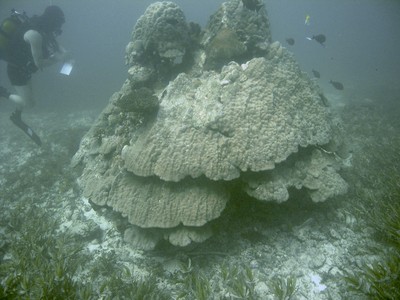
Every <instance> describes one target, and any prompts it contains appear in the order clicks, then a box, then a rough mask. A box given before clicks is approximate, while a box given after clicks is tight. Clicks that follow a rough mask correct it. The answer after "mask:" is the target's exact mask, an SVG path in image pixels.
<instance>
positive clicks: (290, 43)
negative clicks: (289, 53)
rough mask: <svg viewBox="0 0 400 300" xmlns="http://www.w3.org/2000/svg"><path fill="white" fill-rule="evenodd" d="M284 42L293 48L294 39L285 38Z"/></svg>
mask: <svg viewBox="0 0 400 300" xmlns="http://www.w3.org/2000/svg"><path fill="white" fill-rule="evenodd" d="M286 42H287V43H288V44H289V45H290V46H293V45H294V38H287V39H286Z"/></svg>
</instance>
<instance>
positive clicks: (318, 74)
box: [311, 69, 321, 78]
mask: <svg viewBox="0 0 400 300" xmlns="http://www.w3.org/2000/svg"><path fill="white" fill-rule="evenodd" d="M311 72H312V73H313V75H314V77H315V78H321V74H320V73H319V72H318V71H316V70H314V69H312V70H311Z"/></svg>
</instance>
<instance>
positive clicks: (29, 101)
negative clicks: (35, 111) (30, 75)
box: [9, 80, 33, 110]
mask: <svg viewBox="0 0 400 300" xmlns="http://www.w3.org/2000/svg"><path fill="white" fill-rule="evenodd" d="M14 89H15V91H16V92H17V93H16V94H11V95H10V97H9V99H10V100H11V101H13V102H14V103H15V104H16V105H17V109H18V110H23V109H24V108H29V107H32V106H33V96H32V84H31V81H30V80H29V82H28V84H27V85H19V86H14Z"/></svg>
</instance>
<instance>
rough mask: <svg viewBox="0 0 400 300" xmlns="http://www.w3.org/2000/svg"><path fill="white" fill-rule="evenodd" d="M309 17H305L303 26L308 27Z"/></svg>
mask: <svg viewBox="0 0 400 300" xmlns="http://www.w3.org/2000/svg"><path fill="white" fill-rule="evenodd" d="M310 18H311V17H310V15H306V19H305V20H304V25H310Z"/></svg>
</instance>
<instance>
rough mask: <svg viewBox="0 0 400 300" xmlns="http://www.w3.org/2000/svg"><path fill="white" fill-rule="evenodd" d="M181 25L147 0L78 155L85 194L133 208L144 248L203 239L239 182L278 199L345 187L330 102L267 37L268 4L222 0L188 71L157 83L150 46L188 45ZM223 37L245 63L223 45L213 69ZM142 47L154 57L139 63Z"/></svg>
mask: <svg viewBox="0 0 400 300" xmlns="http://www.w3.org/2000/svg"><path fill="white" fill-rule="evenodd" d="M184 23H185V22H184V16H183V13H182V11H181V10H180V9H179V7H178V6H177V5H176V4H174V3H172V2H158V3H155V4H152V5H150V7H149V8H148V9H147V10H146V12H145V14H144V15H143V16H142V17H141V18H140V19H139V21H138V22H137V24H136V26H135V29H134V32H133V34H132V41H131V42H130V45H129V46H128V48H129V51H128V57H129V59H130V60H131V61H130V62H131V63H132V64H133V66H132V67H131V68H130V70H129V74H128V80H126V81H125V83H124V85H123V86H122V88H121V90H120V91H119V92H118V93H115V94H114V95H113V96H112V97H111V99H110V103H109V105H108V106H107V107H106V108H105V109H104V111H103V112H102V114H101V115H100V117H99V118H98V120H97V121H96V123H95V124H94V125H93V127H92V128H91V129H90V131H89V132H88V133H87V135H86V136H85V137H84V139H83V140H82V143H81V146H80V149H79V151H78V152H77V153H76V155H75V156H74V159H73V163H74V165H81V168H82V174H81V176H80V178H79V182H80V185H81V187H82V189H83V195H84V196H85V197H87V198H89V199H90V200H91V201H92V202H93V203H95V204H97V205H101V206H108V207H111V208H112V209H113V210H114V211H117V212H119V213H120V214H121V215H122V216H123V217H124V220H125V222H126V230H125V234H124V237H125V240H126V241H127V242H130V243H132V244H134V245H135V246H137V247H142V248H146V249H148V248H151V247H154V246H155V245H156V243H157V241H158V240H160V239H166V240H168V241H169V242H170V243H171V244H173V245H177V246H186V245H188V244H190V243H191V242H201V241H204V240H205V239H206V238H208V237H209V236H210V235H211V231H210V228H211V225H210V222H211V221H212V220H215V219H217V218H219V217H220V215H221V213H222V211H223V210H224V209H225V207H226V205H227V203H228V202H229V199H230V193H231V188H232V186H235V191H236V190H237V189H242V190H243V191H244V192H246V193H247V194H248V195H250V196H251V197H252V198H255V199H258V200H261V201H275V202H283V201H286V200H288V198H289V197H290V193H289V190H291V189H302V190H305V191H306V192H307V193H308V194H309V196H310V199H311V200H312V201H314V202H320V201H325V200H326V199H328V198H330V197H332V196H336V195H338V194H340V193H344V192H345V191H346V189H347V184H346V182H345V181H344V180H343V179H342V178H341V177H340V175H339V174H338V170H339V169H340V161H338V160H337V159H336V157H333V156H332V152H331V150H329V151H326V150H324V148H323V147H326V144H328V143H330V142H331V141H332V140H333V139H334V133H335V130H334V128H333V126H332V121H331V119H332V118H331V115H330V112H329V109H328V107H326V99H325V98H324V97H323V96H322V95H321V92H320V90H319V88H318V87H317V86H316V85H315V83H313V82H312V81H311V80H310V79H309V78H308V76H307V75H306V74H305V73H302V72H301V70H300V67H299V66H298V64H297V63H296V62H295V60H294V58H293V56H292V55H291V54H290V53H289V52H288V51H286V50H285V49H284V48H283V47H282V46H281V45H280V44H279V43H278V42H275V43H270V39H271V37H270V32H269V26H268V19H267V17H266V11H265V9H264V7H262V8H261V9H260V10H259V11H256V10H249V9H246V8H245V7H243V4H242V2H241V1H240V0H230V1H227V2H225V3H223V4H222V5H221V8H220V9H219V10H218V11H217V13H215V14H214V15H213V16H212V18H211V19H210V22H209V24H208V25H207V27H206V30H205V32H204V35H203V41H202V46H199V45H198V49H196V50H195V51H193V52H190V55H193V57H192V59H191V60H190V61H192V65H190V64H189V65H188V70H187V72H186V73H180V74H178V75H176V76H175V75H174V76H173V77H172V79H171V80H169V82H168V83H166V82H164V81H162V80H157V78H155V80H149V78H153V77H154V76H159V75H157V74H159V72H158V70H157V69H156V68H153V67H151V68H150V67H148V65H156V63H154V64H152V61H151V60H152V57H151V56H147V55H146V54H145V53H147V52H146V51H148V50H149V49H152V50H151V51H156V52H157V53H158V55H159V56H169V55H170V54H171V53H175V54H176V53H180V52H184V51H185V50H184V49H185V45H186V25H183V24H184ZM185 24H186V23H185ZM227 24H228V25H229V24H231V25H229V26H231V27H229V26H228V27H227V26H226V25H227ZM181 25H182V26H181ZM175 27H177V28H175ZM226 28H231V29H230V30H231V31H229V32H228V31H226ZM171 30H176V31H174V33H171ZM221 34H222V35H223V34H228V35H230V36H231V37H234V39H235V41H236V42H237V43H240V45H241V46H243V49H242V50H243V51H245V52H246V53H244V54H245V55H246V56H247V57H248V61H231V62H228V61H229V60H235V59H236V57H235V56H236V54H235V55H231V54H230V52H229V51H228V52H224V51H222V52H219V53H222V54H221V55H222V60H224V59H227V60H226V62H225V63H224V65H223V67H222V68H220V69H218V71H208V70H207V68H206V64H205V62H206V60H207V55H210V54H211V53H213V51H214V50H215V51H217V50H216V49H213V47H214V46H213V42H212V41H213V39H214V38H215V37H218V35H221ZM217 40H218V39H217ZM214 41H215V40H214ZM214 45H215V44H214ZM260 45H262V46H260ZM257 47H258V48H257ZM206 48H207V49H206ZM171 49H172V50H173V51H172V52H171V51H170V50H171ZM257 49H258V50H260V49H262V51H258V50H257ZM141 51H142V52H141ZM140 53H142V54H140ZM217 53H218V51H217ZM240 53H241V52H240ZM175 54H173V55H175ZM140 55H144V56H143V57H146V59H148V60H149V63H148V64H145V65H142V64H140V63H137V62H138V60H140V59H143V57H141V56H140ZM218 55H220V54H218ZM153 58H154V57H153ZM129 59H128V60H129ZM154 59H156V58H154ZM167 67H168V66H167ZM190 68H191V69H190ZM167 71H168V70H167ZM172 74H173V73H172ZM153 79H154V78H153ZM144 82H145V83H146V85H145V87H143V86H144V84H143V83H144Z"/></svg>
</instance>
